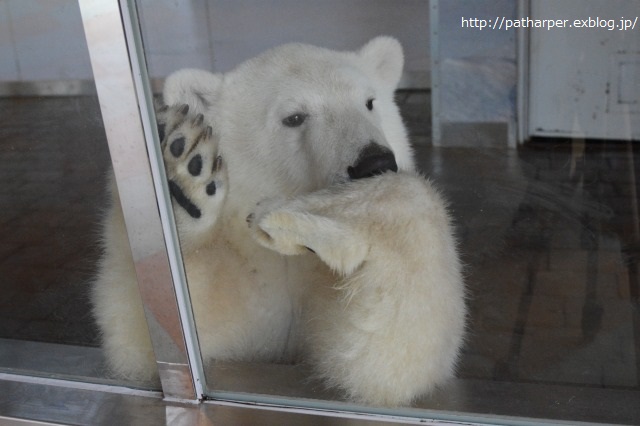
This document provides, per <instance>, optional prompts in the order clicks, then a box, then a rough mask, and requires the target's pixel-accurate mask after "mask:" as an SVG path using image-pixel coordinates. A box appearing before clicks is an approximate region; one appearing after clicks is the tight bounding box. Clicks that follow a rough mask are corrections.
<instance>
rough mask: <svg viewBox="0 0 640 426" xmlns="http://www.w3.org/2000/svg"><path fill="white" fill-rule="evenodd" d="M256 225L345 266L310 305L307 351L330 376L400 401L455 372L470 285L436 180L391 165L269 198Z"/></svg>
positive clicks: (366, 397) (376, 399) (288, 247)
mask: <svg viewBox="0 0 640 426" xmlns="http://www.w3.org/2000/svg"><path fill="white" fill-rule="evenodd" d="M250 226H251V227H252V232H253V235H254V238H255V239H256V240H257V241H258V242H259V243H260V244H263V245H265V246H267V247H270V248H272V249H274V250H277V251H278V252H280V253H283V254H296V253H300V252H303V251H304V250H305V247H309V248H310V249H312V250H314V251H315V252H316V253H317V254H318V256H319V257H320V258H321V259H322V260H323V261H324V262H326V263H327V264H328V265H330V266H331V267H332V268H333V269H334V271H336V272H338V273H340V274H341V275H342V277H338V278H337V280H336V281H334V282H331V281H329V282H326V283H324V284H323V283H317V285H314V286H312V288H311V290H310V292H309V293H308V294H307V300H306V302H307V303H306V307H305V316H306V319H307V320H306V321H304V324H305V331H304V338H305V345H304V346H305V356H306V359H307V360H308V361H309V362H310V363H311V365H312V366H313V367H314V369H315V371H316V372H317V374H318V375H319V376H320V377H322V378H323V379H324V380H325V381H326V382H327V383H328V384H329V385H331V386H335V387H337V388H340V389H342V390H343V391H344V392H345V394H346V395H348V396H349V397H350V398H351V399H353V400H356V401H359V402H363V403H367V404H374V405H387V406H394V405H404V404H409V403H411V401H413V400H414V399H415V398H416V397H417V396H419V395H422V394H425V393H427V392H429V391H430V390H432V389H434V387H436V386H438V385H440V384H442V383H444V382H445V381H446V380H447V379H448V378H450V377H451V376H452V375H453V372H454V367H455V363H456V360H457V358H458V354H459V350H460V347H461V344H462V338H463V334H464V322H465V312H466V309H465V304H464V286H463V280H462V274H461V267H460V262H459V260H458V256H457V253H456V247H455V240H454V238H453V230H452V228H451V226H450V220H449V218H448V214H447V212H446V208H445V203H444V201H443V200H442V198H441V197H440V196H439V194H438V192H437V191H436V190H435V188H433V186H432V185H431V184H430V183H429V182H427V181H425V180H424V179H423V178H422V177H420V176H416V175H412V174H401V173H398V174H395V173H387V174H385V175H382V176H380V177H375V178H370V179H362V180H359V181H354V182H350V183H348V184H345V185H341V186H338V187H335V188H330V189H328V190H322V191H318V192H315V193H311V194H307V195H305V196H301V197H298V198H295V199H289V200H284V201H268V202H266V203H261V205H260V206H259V207H258V208H257V209H256V212H255V213H254V217H253V218H252V221H251V224H250ZM341 259H343V260H341ZM344 259H346V261H345V260H344Z"/></svg>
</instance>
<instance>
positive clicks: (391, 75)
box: [92, 36, 466, 406]
mask: <svg viewBox="0 0 640 426" xmlns="http://www.w3.org/2000/svg"><path fill="white" fill-rule="evenodd" d="M402 67H403V52H402V48H401V46H400V44H399V43H398V42H397V41H396V40H395V39H393V38H390V37H384V36H382V37H377V38H375V39H373V40H371V41H370V42H368V43H367V44H366V45H364V47H362V48H361V49H359V50H357V51H354V52H339V51H333V50H327V49H323V48H319V47H314V46H309V45H303V44H288V45H284V46H280V47H277V48H274V49H272V50H269V51H267V52H265V53H263V54H262V55H260V56H258V57H256V58H253V59H250V60H248V61H247V62H245V63H243V64H241V65H240V66H238V67H237V68H236V69H235V70H233V71H231V72H229V73H227V74H225V75H219V74H212V73H209V72H206V71H201V70H182V71H178V72H177V73H175V74H173V75H171V76H170V77H169V78H168V79H167V81H166V83H165V88H164V94H163V95H164V101H165V103H166V104H167V105H168V106H164V107H162V108H161V109H159V110H158V113H157V115H158V120H159V129H160V133H161V138H162V150H163V154H164V159H165V166H166V170H167V176H168V179H169V189H170V192H171V195H172V201H173V207H174V211H175V216H176V221H177V225H178V230H179V236H180V241H181V246H182V250H183V258H184V262H185V269H186V273H187V279H188V285H189V291H190V294H191V299H192V303H193V311H194V315H195V320H196V325H197V327H198V336H199V339H200V346H201V350H202V355H203V358H204V359H205V362H206V361H211V360H225V361H233V360H242V361H261V362H297V361H300V362H306V363H308V364H309V365H310V366H311V368H312V369H313V370H314V371H315V373H316V374H317V375H318V377H320V378H321V379H322V380H324V381H325V383H327V384H328V385H329V386H332V387H335V388H337V389H339V390H341V391H342V392H343V394H344V395H345V397H347V398H350V399H351V400H353V401H356V402H361V403H366V404H374V405H384V406H396V405H404V404H410V403H411V402H412V401H413V400H414V399H415V398H416V397H418V396H420V395H423V394H425V393H427V392H429V391H430V390H432V389H433V388H434V387H435V386H437V385H439V384H441V383H443V382H444V381H446V380H447V379H448V378H450V377H451V376H452V375H453V373H454V369H455V364H456V360H457V359H458V356H459V352H460V347H461V345H462V341H463V335H464V328H465V316H466V309H465V300H464V284H463V277H462V273H461V264H460V261H459V257H458V254H457V249H456V242H455V239H454V236H453V229H452V224H451V220H450V218H449V215H448V213H447V209H446V203H445V201H444V200H443V198H442V197H441V195H440V194H439V192H438V191H437V190H436V189H434V186H433V185H432V183H431V182H430V181H428V180H427V179H425V178H424V177H423V176H420V175H419V174H417V173H416V171H415V170H414V168H415V167H414V162H413V157H412V150H411V148H410V145H409V143H408V140H407V133H406V130H405V127H404V125H403V123H402V120H401V117H400V114H399V111H398V108H397V106H396V105H395V103H394V99H393V98H394V91H395V89H396V86H397V84H398V82H399V80H400V76H401V73H402ZM113 194H114V202H113V205H112V207H111V209H110V211H109V212H108V214H107V215H106V219H105V225H104V231H103V240H104V248H105V250H104V256H103V258H102V260H101V264H100V270H99V275H98V278H97V280H96V282H95V285H94V287H93V295H92V299H93V304H94V314H95V317H96V319H97V322H98V324H99V326H100V329H101V331H102V336H103V345H104V349H105V351H106V355H107V359H108V361H109V364H110V366H111V369H112V370H113V371H114V372H115V373H116V374H118V375H122V376H126V377H135V378H144V379H148V378H150V377H153V376H154V375H156V374H157V372H156V368H155V363H154V358H153V353H152V348H151V343H150V338H149V336H148V331H147V329H146V325H145V319H144V312H143V308H142V304H141V301H140V297H139V296H138V295H137V290H136V281H135V275H134V271H133V266H132V263H131V260H130V259H129V258H128V257H127V256H126V255H123V253H128V250H127V247H126V232H125V230H124V222H123V218H122V213H121V211H120V208H119V203H118V199H117V193H116V192H115V191H113Z"/></svg>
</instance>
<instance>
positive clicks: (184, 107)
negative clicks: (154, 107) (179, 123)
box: [178, 104, 189, 115]
mask: <svg viewBox="0 0 640 426" xmlns="http://www.w3.org/2000/svg"><path fill="white" fill-rule="evenodd" d="M178 112H179V113H180V114H182V115H187V113H188V112H189V105H187V104H182V105H180V109H178Z"/></svg>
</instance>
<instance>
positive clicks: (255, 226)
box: [247, 198, 307, 255]
mask: <svg viewBox="0 0 640 426" xmlns="http://www.w3.org/2000/svg"><path fill="white" fill-rule="evenodd" d="M283 203H285V200H283V199H277V198H276V199H270V200H265V201H262V202H260V203H258V205H257V206H256V209H255V211H254V212H253V213H251V214H250V215H249V216H247V225H249V229H250V231H251V234H252V236H253V238H254V239H255V240H256V241H257V242H258V243H260V244H261V245H262V246H264V247H267V248H270V249H272V250H275V251H277V252H280V253H282V254H288V255H292V254H301V253H305V252H306V251H307V247H306V246H304V243H303V241H302V238H303V235H302V233H301V232H300V231H301V230H300V229H299V227H300V223H299V221H298V218H297V216H296V215H295V214H292V213H291V212H287V211H286V210H283V209H278V207H280V206H282V204H283Z"/></svg>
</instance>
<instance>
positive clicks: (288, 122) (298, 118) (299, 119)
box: [282, 112, 307, 127]
mask: <svg viewBox="0 0 640 426" xmlns="http://www.w3.org/2000/svg"><path fill="white" fill-rule="evenodd" d="M306 119H307V114H303V113H300V112H299V113H296V114H293V115H290V116H288V117H287V118H285V119H284V120H282V124H284V125H285V126H287V127H298V126H301V125H302V123H304V120H306Z"/></svg>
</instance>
